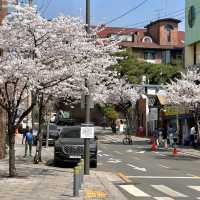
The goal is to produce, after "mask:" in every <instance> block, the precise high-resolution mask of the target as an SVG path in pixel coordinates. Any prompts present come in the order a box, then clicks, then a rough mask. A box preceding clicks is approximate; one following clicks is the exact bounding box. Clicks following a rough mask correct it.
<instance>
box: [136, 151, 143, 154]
mask: <svg viewBox="0 0 200 200" xmlns="http://www.w3.org/2000/svg"><path fill="white" fill-rule="evenodd" d="M136 153H141V154H142V153H145V151H138V152H136Z"/></svg>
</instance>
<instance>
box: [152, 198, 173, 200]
mask: <svg viewBox="0 0 200 200" xmlns="http://www.w3.org/2000/svg"><path fill="white" fill-rule="evenodd" d="M154 199H156V200H174V199H172V198H170V197H154Z"/></svg>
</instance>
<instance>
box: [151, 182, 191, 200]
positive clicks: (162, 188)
mask: <svg viewBox="0 0 200 200" xmlns="http://www.w3.org/2000/svg"><path fill="white" fill-rule="evenodd" d="M151 186H152V187H153V188H154V189H156V190H158V191H160V192H162V193H164V194H166V195H168V196H170V197H187V196H186V195H184V194H182V193H180V192H177V191H175V190H173V189H171V188H169V187H167V186H165V185H151Z"/></svg>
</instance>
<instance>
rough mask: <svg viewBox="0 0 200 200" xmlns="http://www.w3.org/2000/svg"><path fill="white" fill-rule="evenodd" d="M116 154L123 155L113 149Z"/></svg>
mask: <svg viewBox="0 0 200 200" xmlns="http://www.w3.org/2000/svg"><path fill="white" fill-rule="evenodd" d="M114 152H115V153H116V154H119V155H123V153H121V152H119V151H114Z"/></svg>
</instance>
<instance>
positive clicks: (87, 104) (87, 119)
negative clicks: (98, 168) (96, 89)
mask: <svg viewBox="0 0 200 200" xmlns="http://www.w3.org/2000/svg"><path fill="white" fill-rule="evenodd" d="M86 31H87V33H89V32H90V0H86ZM85 81H86V82H85V84H86V87H87V88H88V90H89V85H88V82H87V80H85ZM85 123H86V124H89V123H90V91H89V92H88V94H86V95H85ZM89 145H90V139H89V138H85V139H84V174H85V175H89V174H90V146H89Z"/></svg>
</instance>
